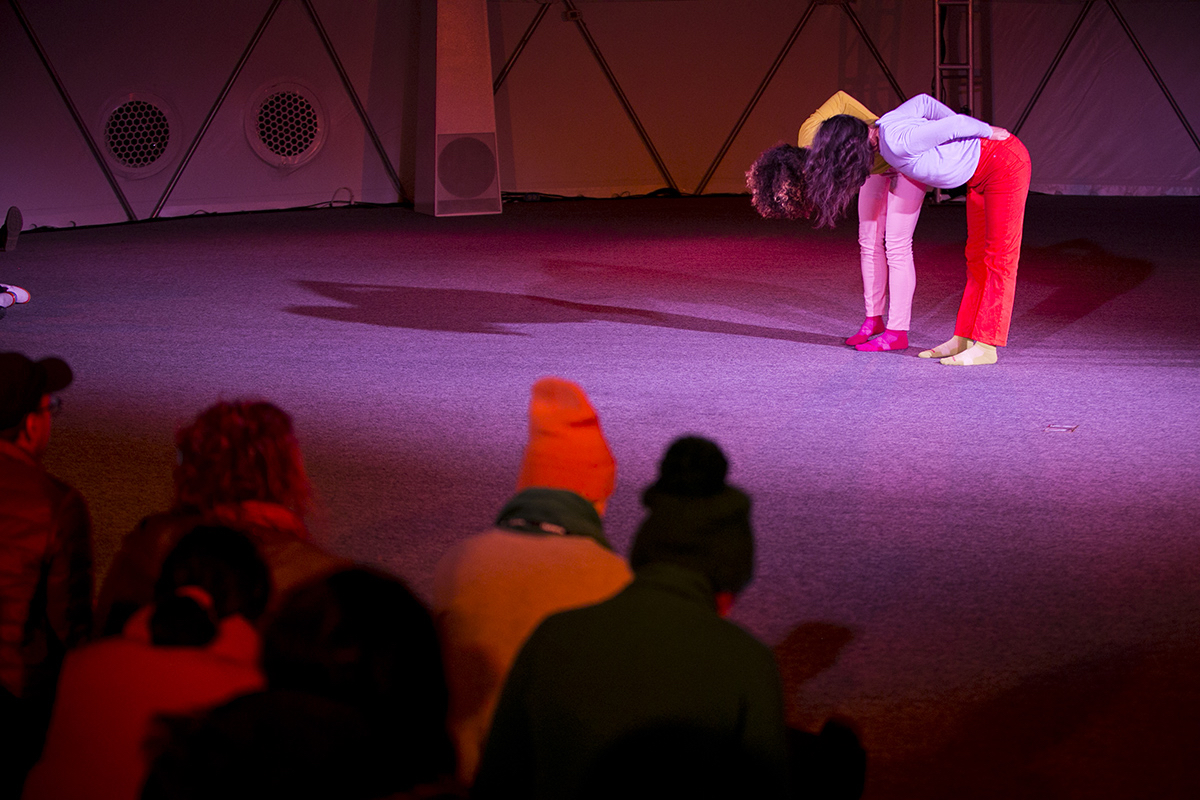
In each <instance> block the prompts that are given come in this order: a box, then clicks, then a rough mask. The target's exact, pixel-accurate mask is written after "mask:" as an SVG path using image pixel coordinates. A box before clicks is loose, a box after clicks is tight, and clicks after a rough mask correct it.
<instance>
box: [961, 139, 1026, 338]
mask: <svg viewBox="0 0 1200 800" xmlns="http://www.w3.org/2000/svg"><path fill="white" fill-rule="evenodd" d="M981 143H982V145H983V152H982V153H980V156H979V167H978V168H977V169H976V170H975V174H974V175H972V176H971V180H970V181H968V182H967V250H966V252H967V288H966V289H964V290H963V298H962V303H961V304H960V305H959V307H958V320H957V321H956V322H955V324H954V333H955V334H956V335H958V336H963V337H966V338H967V339H973V340H975V341H979V342H983V343H984V344H994V345H1003V344H1006V343H1007V342H1008V324H1009V322H1010V321H1011V320H1012V308H1013V294H1014V292H1015V291H1016V288H1017V261H1018V260H1019V259H1020V255H1021V230H1022V228H1023V227H1024V224H1025V198H1026V196H1027V195H1028V194H1029V176H1030V163H1029V151H1028V150H1026V149H1025V145H1023V144H1021V140H1020V139H1018V138H1017V137H1016V136H1009V137H1008V138H1007V139H1001V140H993V139H983V140H981Z"/></svg>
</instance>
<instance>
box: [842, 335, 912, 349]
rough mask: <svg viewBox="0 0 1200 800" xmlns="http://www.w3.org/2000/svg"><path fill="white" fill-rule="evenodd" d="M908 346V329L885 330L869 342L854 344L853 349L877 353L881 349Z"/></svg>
mask: <svg viewBox="0 0 1200 800" xmlns="http://www.w3.org/2000/svg"><path fill="white" fill-rule="evenodd" d="M907 347H908V331H893V330H885V331H884V332H883V333H882V334H880V335H879V336H876V337H875V338H874V339H872V340H871V341H869V342H864V343H863V344H860V345H856V346H855V348H854V349H855V350H859V351H861V352H864V353H878V352H880V351H882V350H904V349H905V348H907Z"/></svg>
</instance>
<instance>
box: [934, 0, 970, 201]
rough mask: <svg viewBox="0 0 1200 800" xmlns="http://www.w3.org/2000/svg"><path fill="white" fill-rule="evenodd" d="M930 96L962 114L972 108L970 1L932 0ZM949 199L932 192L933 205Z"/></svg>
mask: <svg viewBox="0 0 1200 800" xmlns="http://www.w3.org/2000/svg"><path fill="white" fill-rule="evenodd" d="M933 49H934V87H933V96H934V97H936V98H937V99H938V100H941V101H942V102H943V103H945V104H946V105H948V106H950V108H953V109H954V110H956V111H961V112H962V113H964V114H973V112H974V108H975V79H976V75H975V3H974V0H933ZM948 199H950V196H949V194H947V192H946V191H945V190H942V189H934V191H933V201H934V202H935V203H941V202H944V201H946V200H948Z"/></svg>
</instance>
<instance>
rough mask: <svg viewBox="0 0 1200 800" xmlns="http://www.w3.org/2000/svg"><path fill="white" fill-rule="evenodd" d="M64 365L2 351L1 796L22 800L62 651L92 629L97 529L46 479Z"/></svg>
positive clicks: (78, 500)
mask: <svg viewBox="0 0 1200 800" xmlns="http://www.w3.org/2000/svg"><path fill="white" fill-rule="evenodd" d="M72 377H73V376H72V374H71V368H70V367H69V366H67V364H66V362H65V361H63V360H62V359H60V358H44V359H41V360H40V361H33V360H32V359H30V358H28V357H27V356H25V355H23V354H21V353H0V498H3V500H2V502H0V753H2V754H3V757H2V758H0V798H7V797H19V796H20V793H21V784H22V783H23V782H24V779H25V774H26V773H27V772H28V770H29V768H30V767H31V766H32V765H33V763H34V762H35V761H36V760H37V758H38V755H39V754H40V752H41V748H42V742H43V741H44V739H45V735H46V727H47V725H48V723H49V718H50V709H51V705H52V704H53V700H54V688H55V684H56V683H57V681H58V673H59V669H60V667H61V666H62V659H63V655H64V654H65V652H66V651H67V650H69V649H71V648H73V647H75V646H76V645H78V644H81V643H83V642H84V641H85V640H86V639H87V638H88V636H89V635H90V632H91V628H92V575H93V570H92V522H91V516H90V514H89V513H88V508H87V503H86V502H85V501H84V499H83V496H82V495H81V494H80V493H79V492H78V491H77V490H76V489H74V488H72V487H71V486H69V485H67V484H66V483H65V482H63V481H61V480H59V479H58V478H55V477H54V476H53V475H51V474H49V473H48V472H47V471H46V469H45V468H44V467H43V466H42V458H43V456H45V454H46V450H47V448H48V447H49V445H50V429H51V427H52V424H53V423H52V419H53V416H54V414H55V413H56V412H57V410H58V409H59V408H60V406H61V401H60V400H58V398H57V395H56V393H57V392H59V391H61V390H63V389H65V388H66V387H67V386H69V385H70V383H71V380H72Z"/></svg>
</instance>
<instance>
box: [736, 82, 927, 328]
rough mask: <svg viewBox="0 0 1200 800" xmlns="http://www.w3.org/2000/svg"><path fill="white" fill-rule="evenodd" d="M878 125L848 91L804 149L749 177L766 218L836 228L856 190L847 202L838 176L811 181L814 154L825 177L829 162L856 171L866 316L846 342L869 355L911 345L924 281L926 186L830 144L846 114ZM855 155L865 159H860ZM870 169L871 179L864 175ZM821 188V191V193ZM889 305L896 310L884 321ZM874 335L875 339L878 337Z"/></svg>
mask: <svg viewBox="0 0 1200 800" xmlns="http://www.w3.org/2000/svg"><path fill="white" fill-rule="evenodd" d="M843 115H844V116H846V117H847V119H855V120H859V121H861V122H864V123H867V124H871V123H874V122H875V120H876V115H875V114H873V113H872V112H871V111H870V110H868V109H867V107H866V106H864V105H863V104H862V103H860V102H858V101H857V100H855V99H854V98H853V97H851V96H850V95H848V94H846V93H845V92H838V93H837V94H835V95H834V96H833V97H831V98H829V99H828V100H826V101H825V102H824V103H823V104H822V105H821V107H820V108H818V109H817V110H816V111H815V112H814V113H813V114H812V115H811V116H810V117H809V118H808V119H807V120H805V121H804V124H803V125H801V126H800V133H799V135H798V137H797V140H798V144H799V147H792V146H791V145H786V144H781V145H776V146H775V147H773V148H771V149H770V150H767V151H766V152H764V153H763V154H762V155H761V156H759V159H758V160H757V161H756V162H755V164H754V166H753V167H752V168H751V170H750V172H749V173H748V174H747V179H748V185H749V187H750V191H751V195H752V199H753V202H754V207H755V208H756V209H757V210H758V212H759V213H760V214H761V215H762V216H764V217H782V218H788V219H797V218H800V217H812V216H815V217H816V224H817V227H822V226H826V225H828V226H829V227H833V224H834V222H835V221H836V220H837V218H838V217H839V216H840V215H841V214H842V212H843V211H845V208H846V206H847V205H848V204H849V201H850V199H852V196H853V195H852V194H851V195H850V196H847V197H846V198H845V202H844V203H842V204H841V205H840V206H838V205H836V204H835V203H833V202H831V199H830V198H829V197H828V195H829V194H830V192H831V186H832V185H834V183H835V182H833V181H825V182H823V183H822V182H820V181H818V182H817V183H816V184H813V183H811V182H806V180H805V174H806V173H807V172H809V171H810V167H809V164H811V163H812V161H813V159H816V160H817V162H818V166H817V170H816V173H817V174H818V175H823V174H826V173H825V168H823V167H821V166H819V165H820V162H822V161H829V160H830V159H831V157H833V158H834V159H835V161H834V163H833V164H832V165H831V166H832V167H833V168H834V172H833V173H832V174H834V175H839V176H840V175H841V174H842V173H841V172H839V171H838V170H842V171H844V170H846V169H851V170H853V171H854V176H855V177H854V179H855V180H858V181H859V183H858V185H861V189H858V190H857V191H858V245H859V261H860V265H861V268H862V279H863V300H864V302H865V305H866V314H865V317H864V319H863V323H862V325H861V326H860V327H859V329H858V331H857V332H856V333H855V334H854V335H853V336H851V337H850V338H848V339H846V344H848V345H852V346H854V347H855V348H856V349H858V350H862V351H865V352H879V351H883V350H903V349H904V348H906V347H908V330H909V327H910V326H911V324H912V299H913V292H914V291H915V289H916V286H917V273H916V268H915V267H914V265H913V251H912V237H913V230H914V229H915V228H916V227H917V219H918V218H919V217H920V215H921V204H922V202H923V201H924V199H925V192H926V187H925V185H924V184H923V183H921V182H919V181H916V180H913V179H912V178H908V177H906V176H904V175H901V174H900V173H899V172H897V171H896V170H895V169H893V168H892V167H890V166H889V165H888V163H887V162H886V161H884V160H883V158H882V157H881V156H879V155H877V154H875V155H872V154H869V153H867V154H858V153H857V152H855V153H851V154H850V156H851V158H850V161H849V164H850V165H849V166H846V165H844V164H843V162H841V161H838V160H836V157H834V156H833V150H834V149H836V148H830V147H829V146H828V145H827V142H828V140H829V139H831V138H836V137H835V136H834V135H833V134H834V128H835V127H836V124H835V123H832V122H828V123H827V122H826V121H827V120H829V121H832V120H833V119H835V118H838V117H840V116H843ZM854 156H858V158H857V160H855V158H854ZM859 172H863V174H864V175H865V177H864V178H861V179H860V178H858V174H859ZM814 192H816V193H817V194H815V195H814ZM885 305H886V307H887V312H888V320H887V325H886V326H885V325H884V321H883V312H884V308H885ZM871 337H874V338H871Z"/></svg>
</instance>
